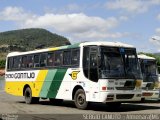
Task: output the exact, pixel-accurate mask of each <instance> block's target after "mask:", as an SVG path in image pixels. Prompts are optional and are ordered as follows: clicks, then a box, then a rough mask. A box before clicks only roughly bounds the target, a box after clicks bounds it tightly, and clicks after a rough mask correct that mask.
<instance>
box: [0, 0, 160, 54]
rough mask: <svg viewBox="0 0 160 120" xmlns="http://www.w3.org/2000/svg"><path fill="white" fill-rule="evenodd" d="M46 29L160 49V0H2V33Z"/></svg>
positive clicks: (72, 36) (80, 39)
mask: <svg viewBox="0 0 160 120" xmlns="http://www.w3.org/2000/svg"><path fill="white" fill-rule="evenodd" d="M25 28H44V29H47V30H49V31H50V32H52V33H57V34H59V35H62V36H64V37H67V38H68V39H69V40H70V42H71V43H77V42H83V41H114V42H115V41H118V42H123V43H127V44H131V45H134V46H135V47H136V48H137V51H138V52H150V53H156V52H160V41H158V40H153V39H151V38H152V37H153V36H160V0H0V32H5V31H10V30H17V29H25Z"/></svg>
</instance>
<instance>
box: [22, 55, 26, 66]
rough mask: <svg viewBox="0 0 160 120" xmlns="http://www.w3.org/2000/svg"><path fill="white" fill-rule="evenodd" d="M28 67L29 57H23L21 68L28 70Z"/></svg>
mask: <svg viewBox="0 0 160 120" xmlns="http://www.w3.org/2000/svg"><path fill="white" fill-rule="evenodd" d="M26 67H27V56H22V64H21V68H26Z"/></svg>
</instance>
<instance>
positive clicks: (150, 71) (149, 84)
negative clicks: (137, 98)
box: [138, 54, 159, 101]
mask: <svg viewBox="0 0 160 120" xmlns="http://www.w3.org/2000/svg"><path fill="white" fill-rule="evenodd" d="M138 58H139V62H140V66H141V71H142V76H143V84H142V101H144V100H147V99H157V100H158V98H159V80H158V70H157V65H156V59H155V58H154V57H150V56H147V55H144V54H140V55H138Z"/></svg>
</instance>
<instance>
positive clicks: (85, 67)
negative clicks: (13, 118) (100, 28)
mask: <svg viewBox="0 0 160 120" xmlns="http://www.w3.org/2000/svg"><path fill="white" fill-rule="evenodd" d="M6 61H7V62H6V74H5V79H6V84H5V91H6V92H7V93H9V94H12V95H16V96H24V98H25V102H26V103H27V104H31V103H36V102H38V101H39V98H49V99H50V100H51V101H52V102H60V101H62V100H71V101H72V100H73V101H74V103H75V106H76V107H77V108H79V109H86V108H87V106H88V103H90V102H101V103H110V104H109V105H111V106H112V105H113V106H115V105H120V103H121V102H127V101H140V100H141V94H142V91H141V90H142V89H141V85H142V75H141V71H140V66H139V62H138V58H137V53H136V49H135V48H134V47H133V46H131V45H128V44H124V43H120V42H84V43H78V44H74V45H69V46H62V47H56V48H49V49H41V50H35V51H29V52H13V53H9V54H8V56H7V59H6Z"/></svg>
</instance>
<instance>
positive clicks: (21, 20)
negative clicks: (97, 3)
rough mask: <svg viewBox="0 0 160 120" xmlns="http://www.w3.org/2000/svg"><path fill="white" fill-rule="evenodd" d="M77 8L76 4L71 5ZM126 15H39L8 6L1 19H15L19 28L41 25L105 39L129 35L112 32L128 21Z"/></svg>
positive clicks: (55, 29) (74, 34)
mask: <svg viewBox="0 0 160 120" xmlns="http://www.w3.org/2000/svg"><path fill="white" fill-rule="evenodd" d="M70 9H76V6H74V5H73V6H70ZM127 19H128V18H127V17H126V16H120V17H119V18H116V17H107V18H102V17H98V16H88V15H86V14H84V13H63V14H55V13H54V12H48V13H44V14H43V15H37V14H34V13H31V12H29V11H25V10H24V9H23V8H21V7H12V6H9V7H6V8H4V9H3V10H1V12H0V21H13V22H15V23H16V24H17V25H19V28H31V27H38V28H39V27H41V28H47V29H50V30H53V31H55V32H57V33H60V34H65V35H67V36H68V35H69V37H70V38H72V37H74V38H80V39H95V38H96V39H105V38H121V37H125V36H128V33H126V32H124V33H120V32H111V30H112V29H113V28H115V27H118V25H119V24H120V22H123V21H126V20H127Z"/></svg>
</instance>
